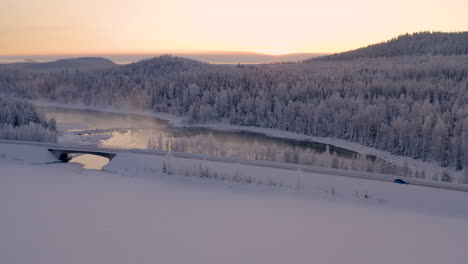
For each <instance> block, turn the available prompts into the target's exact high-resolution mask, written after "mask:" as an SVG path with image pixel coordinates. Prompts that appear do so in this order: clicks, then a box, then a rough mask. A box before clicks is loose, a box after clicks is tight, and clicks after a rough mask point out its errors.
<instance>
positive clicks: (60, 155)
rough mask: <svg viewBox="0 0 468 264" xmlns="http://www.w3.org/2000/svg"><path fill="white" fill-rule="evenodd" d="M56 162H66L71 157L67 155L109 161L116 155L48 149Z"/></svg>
mask: <svg viewBox="0 0 468 264" xmlns="http://www.w3.org/2000/svg"><path fill="white" fill-rule="evenodd" d="M48 150H49V151H50V152H51V153H52V154H53V155H54V156H55V157H56V158H57V159H58V160H60V161H62V162H68V161H69V160H70V159H71V157H70V155H69V154H91V155H96V156H101V157H104V158H107V159H109V161H111V160H112V159H113V158H114V157H115V156H116V155H117V154H116V153H109V152H101V151H88V150H78V149H52V148H50V149H48Z"/></svg>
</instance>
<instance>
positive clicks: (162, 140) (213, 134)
mask: <svg viewBox="0 0 468 264" xmlns="http://www.w3.org/2000/svg"><path fill="white" fill-rule="evenodd" d="M40 109H41V111H42V112H43V113H44V114H45V115H46V116H47V118H55V119H56V120H57V125H58V129H59V130H60V131H61V135H60V136H59V142H60V143H64V144H84V145H91V146H99V147H110V148H127V149H132V148H136V149H157V150H164V151H175V152H188V153H198V154H205V155H216V156H226V157H237V158H244V159H253V160H269V161H277V162H287V163H296V164H304V165H313V166H320V167H331V168H340V169H352V170H360V171H375V172H381V173H389V174H404V173H405V172H404V171H403V170H402V169H401V168H399V167H397V166H395V165H392V164H389V163H386V162H384V161H382V160H380V159H377V158H375V157H373V156H365V155H359V154H357V153H355V152H353V151H350V150H347V149H343V148H338V147H334V146H332V145H327V144H322V143H317V142H312V141H303V140H292V139H282V138H272V137H268V136H265V135H261V134H255V133H249V132H225V131H216V130H210V129H202V128H178V127H172V126H170V125H169V124H168V122H167V121H164V120H161V119H158V118H155V117H150V116H144V115H135V114H122V113H109V112H99V111H94V110H83V109H65V108H56V107H40ZM72 162H77V163H81V164H83V165H84V166H85V168H93V169H100V168H102V166H104V165H105V164H106V162H105V161H102V160H98V159H97V158H95V157H94V156H89V155H88V156H86V155H83V156H79V157H75V158H73V159H72Z"/></svg>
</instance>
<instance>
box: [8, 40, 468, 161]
mask: <svg viewBox="0 0 468 264" xmlns="http://www.w3.org/2000/svg"><path fill="white" fill-rule="evenodd" d="M0 94H2V97H4V96H6V95H9V96H15V97H17V98H18V97H19V98H26V99H45V100H51V101H58V102H63V103H80V104H85V105H92V106H115V107H129V108H134V109H141V110H150V111H155V112H167V113H172V114H176V115H180V116H186V117H187V119H188V121H189V122H201V123H203V122H212V121H216V122H226V123H230V124H236V125H244V126H258V127H268V128H277V129H281V130H286V131H292V132H297V133H302V134H306V135H312V136H320V137H332V138H340V139H345V140H349V141H352V142H358V143H360V144H363V145H366V146H370V147H374V148H377V149H381V150H385V151H389V152H391V153H394V154H397V155H404V156H409V157H413V158H416V159H421V160H425V161H436V162H438V163H439V164H440V165H441V166H443V167H450V168H454V169H456V170H462V169H464V168H468V33H467V32H462V33H428V32H425V33H424V32H423V33H417V34H413V35H403V36H400V37H398V38H395V39H392V40H390V41H388V42H384V43H380V44H376V45H371V46H369V47H366V48H362V49H358V50H356V51H351V52H348V53H341V54H334V55H330V56H324V57H320V58H316V59H311V60H307V61H304V62H294V63H278V64H262V65H213V64H206V63H202V62H198V61H193V60H189V59H184V58H178V57H173V56H170V55H165V56H160V57H156V58H153V59H148V60H144V61H140V62H137V63H132V64H129V65H122V66H118V67H113V68H111V69H107V70H93V71H77V70H73V71H59V72H50V73H45V72H27V71H21V70H14V69H6V68H5V69H2V70H0ZM1 103H2V101H0V107H1ZM3 104H5V103H3ZM24 109H28V108H27V107H26V108H24ZM4 120H6V119H5V118H4V117H3V116H1V117H0V122H4V123H5V121H4ZM9 120H10V119H9ZM8 122H9V123H8ZM8 122H7V124H10V123H11V121H8ZM32 122H33V123H38V124H43V127H47V126H46V125H45V124H46V123H44V122H43V121H37V120H34V121H32ZM10 125H11V126H15V125H16V124H15V123H13V124H10Z"/></svg>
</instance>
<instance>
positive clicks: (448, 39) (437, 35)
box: [305, 32, 468, 62]
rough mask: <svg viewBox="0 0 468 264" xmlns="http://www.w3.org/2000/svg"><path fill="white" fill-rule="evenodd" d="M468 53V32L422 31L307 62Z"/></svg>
mask: <svg viewBox="0 0 468 264" xmlns="http://www.w3.org/2000/svg"><path fill="white" fill-rule="evenodd" d="M467 54H468V32H456V33H443V32H420V33H414V34H405V35H400V36H398V37H396V38H393V39H391V40H389V41H386V42H382V43H378V44H373V45H369V46H367V47H364V48H359V49H356V50H352V51H347V52H342V53H337V54H332V55H327V56H322V57H317V58H312V59H309V60H306V61H305V62H310V61H337V60H350V59H357V58H377V57H396V56H421V55H443V56H450V55H467Z"/></svg>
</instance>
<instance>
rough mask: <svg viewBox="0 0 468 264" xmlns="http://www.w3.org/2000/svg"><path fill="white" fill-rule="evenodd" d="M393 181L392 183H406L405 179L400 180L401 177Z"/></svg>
mask: <svg viewBox="0 0 468 264" xmlns="http://www.w3.org/2000/svg"><path fill="white" fill-rule="evenodd" d="M393 182H394V183H399V184H408V182H407V181H405V180H402V179H395V180H394V181H393Z"/></svg>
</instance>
